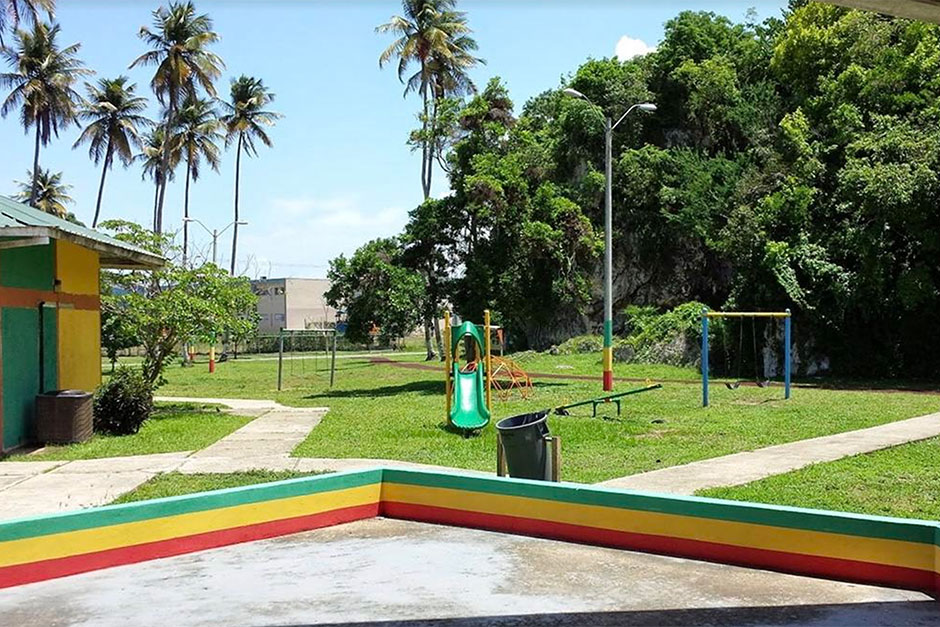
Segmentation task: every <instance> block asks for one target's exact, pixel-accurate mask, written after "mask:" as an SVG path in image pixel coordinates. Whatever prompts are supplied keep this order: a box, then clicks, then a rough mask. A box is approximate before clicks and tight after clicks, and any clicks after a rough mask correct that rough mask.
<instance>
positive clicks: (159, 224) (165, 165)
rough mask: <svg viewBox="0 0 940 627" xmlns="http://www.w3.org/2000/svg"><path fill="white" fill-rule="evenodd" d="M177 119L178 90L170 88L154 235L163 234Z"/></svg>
mask: <svg viewBox="0 0 940 627" xmlns="http://www.w3.org/2000/svg"><path fill="white" fill-rule="evenodd" d="M175 119H176V90H175V89H173V87H172V86H171V87H170V106H169V107H167V110H166V125H165V127H164V130H163V156H162V157H161V159H160V173H161V177H160V199H159V200H158V201H157V217H156V220H155V221H154V225H153V227H154V228H153V231H154V233H162V232H163V202H164V200H165V198H166V186H167V183H168V182H169V180H170V151H171V149H172V144H173V142H172V137H171V135H172V131H173V123H174V121H175Z"/></svg>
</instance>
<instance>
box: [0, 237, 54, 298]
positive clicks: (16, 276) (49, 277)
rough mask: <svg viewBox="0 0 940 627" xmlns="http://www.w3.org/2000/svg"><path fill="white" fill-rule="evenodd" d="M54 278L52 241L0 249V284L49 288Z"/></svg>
mask: <svg viewBox="0 0 940 627" xmlns="http://www.w3.org/2000/svg"><path fill="white" fill-rule="evenodd" d="M54 280H55V249H54V246H53V243H52V242H50V243H48V244H44V245H42V246H26V247H23V248H7V249H4V250H0V285H2V286H3V287H22V288H27V289H34V290H51V289H52V286H53V281H54Z"/></svg>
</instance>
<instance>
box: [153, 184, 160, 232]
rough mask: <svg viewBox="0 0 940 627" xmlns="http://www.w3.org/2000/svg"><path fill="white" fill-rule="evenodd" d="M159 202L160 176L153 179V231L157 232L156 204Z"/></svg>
mask: <svg viewBox="0 0 940 627" xmlns="http://www.w3.org/2000/svg"><path fill="white" fill-rule="evenodd" d="M159 200H160V176H159V174H158V175H156V176H155V177H154V179H153V230H154V231H156V230H157V203H158V202H159Z"/></svg>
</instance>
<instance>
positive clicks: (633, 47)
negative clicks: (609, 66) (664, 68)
mask: <svg viewBox="0 0 940 627" xmlns="http://www.w3.org/2000/svg"><path fill="white" fill-rule="evenodd" d="M655 50H656V46H651V45H649V44H647V43H646V42H645V41H643V40H642V39H634V38H633V37H630V36H629V35H624V36H623V37H621V38H620V40H619V41H618V42H617V45H616V47H614V54H615V55H617V58H618V59H620V60H621V61H627V60H629V59H632V58H633V57H642V56H643V55H644V54H649V53H650V52H653V51H655Z"/></svg>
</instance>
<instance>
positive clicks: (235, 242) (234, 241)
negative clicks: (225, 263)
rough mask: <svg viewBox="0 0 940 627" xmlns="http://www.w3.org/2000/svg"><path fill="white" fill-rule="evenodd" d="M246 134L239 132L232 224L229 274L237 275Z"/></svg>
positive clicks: (236, 150)
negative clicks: (241, 186) (243, 152)
mask: <svg viewBox="0 0 940 627" xmlns="http://www.w3.org/2000/svg"><path fill="white" fill-rule="evenodd" d="M243 139H244V134H243V133H239V134H238V147H237V148H236V149H235V224H233V225H232V262H231V264H230V266H229V274H231V275H232V276H235V253H236V252H237V251H238V184H239V180H240V178H241V170H242V140H243Z"/></svg>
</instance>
